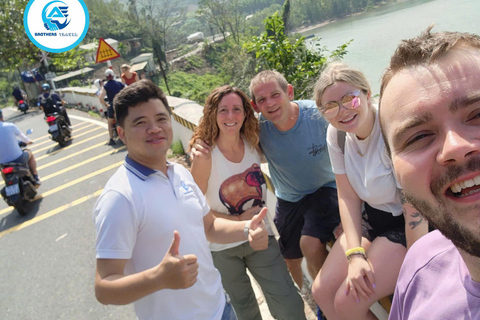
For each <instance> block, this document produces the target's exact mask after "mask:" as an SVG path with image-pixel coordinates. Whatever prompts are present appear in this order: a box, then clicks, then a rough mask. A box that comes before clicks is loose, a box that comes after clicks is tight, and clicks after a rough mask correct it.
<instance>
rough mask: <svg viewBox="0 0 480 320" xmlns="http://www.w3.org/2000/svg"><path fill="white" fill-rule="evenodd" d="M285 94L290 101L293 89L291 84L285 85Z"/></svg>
mask: <svg viewBox="0 0 480 320" xmlns="http://www.w3.org/2000/svg"><path fill="white" fill-rule="evenodd" d="M287 95H288V99H290V101H292V100H293V97H294V90H293V87H292V85H291V84H288V86H287Z"/></svg>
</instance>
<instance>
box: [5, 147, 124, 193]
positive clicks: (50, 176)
mask: <svg viewBox="0 0 480 320" xmlns="http://www.w3.org/2000/svg"><path fill="white" fill-rule="evenodd" d="M104 145H105V143H104V142H101V143H98V144H96V145H93V146H91V147H88V148H86V149H82V150H80V151H78V152H75V153H72V154H69V155H68V156H66V157H63V158H61V159H57V160H55V161H52V162H49V163H47V164H45V165H43V166H38V167H37V171H40V170H42V169H45V168H48V167H50V166H53V165H55V164H58V163H60V162H63V161H65V160H68V159H70V158H73V157H75V156H78V155H79V154H82V153H84V152H87V151H89V150H92V149H95V148H97V147H99V146H104ZM125 148H126V147H125V146H122V147H120V148H118V149H115V150H113V151H107V152H105V153H102V154H100V155H97V156H95V157H93V158H90V159H88V160H85V161H83V162H81V163H78V164H76V165H73V166H71V167H68V168H65V169H63V170H62V171H58V172H56V173H53V174H51V175H49V176H45V177H42V178H41V180H42V181H45V180H48V179H50V178H53V177H55V176H57V175H59V174H61V173H65V172H67V171H70V170H72V169H74V168H77V167H79V166H81V165H84V164H87V163H89V162H92V161H94V160H97V159H100V158H102V157H104V156H107V155H113V154H115V153H118V152H119V151H121V150H123V149H125ZM4 184H5V181H0V187H1V186H3V185H4Z"/></svg>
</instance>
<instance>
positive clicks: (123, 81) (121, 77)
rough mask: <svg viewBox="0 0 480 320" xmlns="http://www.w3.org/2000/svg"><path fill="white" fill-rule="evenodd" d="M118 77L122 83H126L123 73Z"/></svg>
mask: <svg viewBox="0 0 480 320" xmlns="http://www.w3.org/2000/svg"><path fill="white" fill-rule="evenodd" d="M120 79H121V81H122V83H123V84H127V83H126V82H125V79H124V78H123V74H122V75H121V76H120Z"/></svg>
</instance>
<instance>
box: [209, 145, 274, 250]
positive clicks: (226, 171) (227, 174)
mask: <svg viewBox="0 0 480 320" xmlns="http://www.w3.org/2000/svg"><path fill="white" fill-rule="evenodd" d="M243 142H244V145H245V154H244V155H243V159H242V161H240V162H239V163H234V162H231V161H229V160H228V159H227V158H225V156H224V155H223V153H222V152H221V151H220V150H219V149H218V148H217V147H215V148H214V149H213V150H212V170H211V173H210V178H209V179H208V187H207V192H206V193H205V197H206V198H207V202H208V205H209V206H210V208H211V209H212V210H214V211H217V212H220V213H225V214H233V215H239V214H242V213H243V212H244V211H245V210H246V209H249V208H251V207H252V206H257V205H263V206H265V203H266V196H267V192H266V184H265V178H264V177H263V174H262V171H261V170H260V155H259V154H258V151H257V150H255V149H254V148H253V147H252V146H251V145H250V144H249V143H248V142H247V141H245V140H243ZM265 223H266V224H267V229H268V233H269V235H273V232H272V230H271V227H270V225H269V224H268V221H265ZM246 241H247V240H245V241H240V242H234V243H229V244H218V243H210V250H211V251H221V250H225V249H229V248H233V247H236V246H238V245H240V244H242V243H244V242H246Z"/></svg>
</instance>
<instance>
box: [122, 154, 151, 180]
mask: <svg viewBox="0 0 480 320" xmlns="http://www.w3.org/2000/svg"><path fill="white" fill-rule="evenodd" d="M124 166H125V168H127V170H128V171H130V172H131V173H133V174H134V175H136V176H137V177H138V178H139V179H140V180H142V181H145V180H147V178H148V176H149V175H151V174H153V173H155V172H156V170H153V169H150V168H148V167H145V166H144V165H142V164H140V163H138V162H136V161H134V160H132V159H130V158H129V157H128V155H127V156H126V157H125V163H124Z"/></svg>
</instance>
